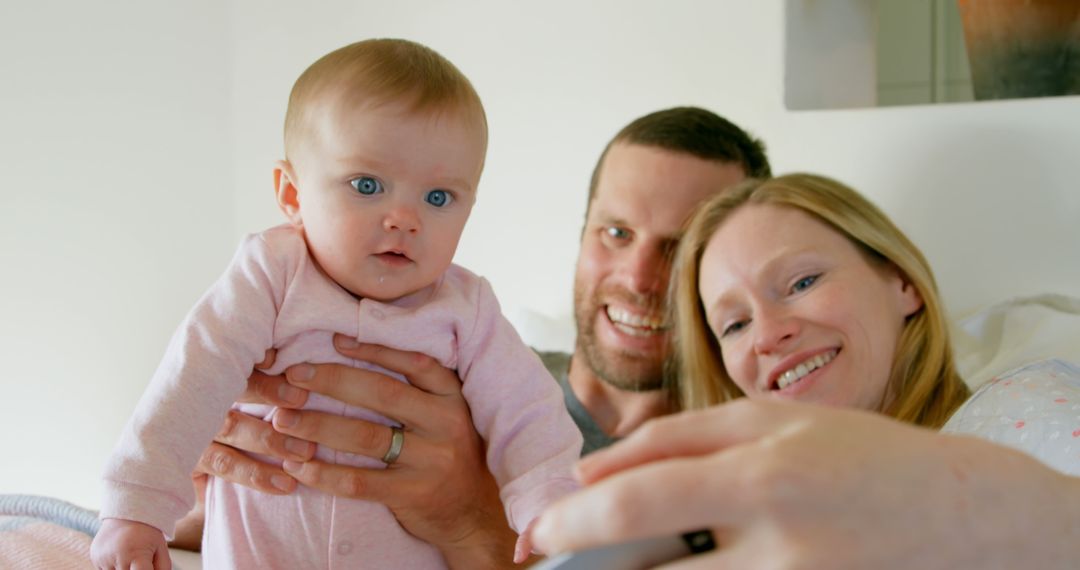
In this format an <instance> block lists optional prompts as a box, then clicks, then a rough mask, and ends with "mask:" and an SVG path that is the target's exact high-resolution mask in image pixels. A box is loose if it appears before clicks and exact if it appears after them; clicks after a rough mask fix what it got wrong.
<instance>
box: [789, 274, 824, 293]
mask: <svg viewBox="0 0 1080 570" xmlns="http://www.w3.org/2000/svg"><path fill="white" fill-rule="evenodd" d="M818 277H820V276H819V275H807V276H806V277H803V278H802V279H799V280H798V281H796V282H795V284H794V285H792V286H791V292H792V293H799V292H801V291H805V290H807V289H809V288H810V286H811V285H813V284H814V283H815V282H816V281H817V280H818Z"/></svg>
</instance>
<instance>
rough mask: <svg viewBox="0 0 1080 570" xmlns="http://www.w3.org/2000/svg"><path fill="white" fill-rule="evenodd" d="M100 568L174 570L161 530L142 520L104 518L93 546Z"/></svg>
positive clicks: (95, 564)
mask: <svg viewBox="0 0 1080 570" xmlns="http://www.w3.org/2000/svg"><path fill="white" fill-rule="evenodd" d="M90 559H91V560H92V561H93V562H94V567H96V568H97V569H98V570H151V569H153V570H172V561H171V560H170V559H169V548H168V547H167V546H166V545H165V535H164V534H162V533H161V531H160V530H158V529H156V528H154V527H152V526H150V525H147V524H143V523H140V522H135V521H129V520H123V519H105V520H104V521H102V523H101V530H99V531H98V533H97V536H95V537H94V542H93V543H92V544H91V545H90Z"/></svg>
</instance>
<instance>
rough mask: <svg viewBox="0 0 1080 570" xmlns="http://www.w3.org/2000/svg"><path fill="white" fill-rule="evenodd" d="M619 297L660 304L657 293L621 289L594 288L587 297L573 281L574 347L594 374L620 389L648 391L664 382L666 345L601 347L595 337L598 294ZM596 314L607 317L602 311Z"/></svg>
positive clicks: (645, 305) (647, 306)
mask: <svg viewBox="0 0 1080 570" xmlns="http://www.w3.org/2000/svg"><path fill="white" fill-rule="evenodd" d="M602 297H603V298H608V299H619V300H621V301H623V302H625V303H626V304H628V305H630V306H633V307H638V308H640V309H642V310H644V311H647V312H652V311H655V310H656V309H657V308H658V307H660V306H661V299H662V297H661V296H659V295H639V294H634V293H631V292H629V291H626V290H624V289H615V288H611V289H608V290H606V291H605V290H598V291H596V292H595V293H594V294H593V295H592V296H591V297H590V296H589V295H588V293H586V291H585V290H584V287H583V286H581V284H579V283H575V284H574V320H575V321H576V322H577V347H578V349H579V350H578V353H579V355H580V356H582V357H584V359H585V364H586V365H587V366H588V367H589V369H590V370H592V372H593V374H596V376H597V377H598V378H600V379H601V380H603V381H604V382H607V383H608V384H610V385H612V386H615V387H616V388H618V389H620V390H628V391H632V392H648V391H652V390H659V389H661V388H663V386H664V373H665V366H664V359H665V356H666V354H667V349H666V347H665V349H664V350H661V351H659V352H656V353H650V354H640V353H637V352H635V351H630V350H625V349H611V348H607V349H606V348H604V347H602V346H601V345H600V343H599V342H598V341H597V338H596V321H597V318H598V316H600V315H601V314H602V313H603V312H604V305H603V304H602V303H601V302H600V299H601V298H602ZM600 318H604V319H606V318H608V317H607V315H606V314H603V315H602V317H600Z"/></svg>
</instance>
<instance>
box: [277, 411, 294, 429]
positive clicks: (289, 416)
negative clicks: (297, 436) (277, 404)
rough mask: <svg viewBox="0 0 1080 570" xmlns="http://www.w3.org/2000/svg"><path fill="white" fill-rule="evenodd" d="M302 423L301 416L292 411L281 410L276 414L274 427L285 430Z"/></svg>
mask: <svg viewBox="0 0 1080 570" xmlns="http://www.w3.org/2000/svg"><path fill="white" fill-rule="evenodd" d="M298 423H300V414H299V413H297V412H294V411H292V410H286V409H282V408H279V409H278V411H277V413H275V414H274V425H276V426H278V427H283V428H291V427H295V426H296V424H298Z"/></svg>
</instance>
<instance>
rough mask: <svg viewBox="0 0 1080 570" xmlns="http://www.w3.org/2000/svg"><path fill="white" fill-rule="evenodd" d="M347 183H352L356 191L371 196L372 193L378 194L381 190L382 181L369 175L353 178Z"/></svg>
mask: <svg viewBox="0 0 1080 570" xmlns="http://www.w3.org/2000/svg"><path fill="white" fill-rule="evenodd" d="M349 184H352V187H353V188H355V189H356V191H357V192H359V193H361V194H363V195H365V196H371V195H372V194H378V193H379V192H382V191H383V187H382V182H379V181H378V180H376V179H374V178H372V177H370V176H361V177H360V178H353V179H352V180H350V181H349Z"/></svg>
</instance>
